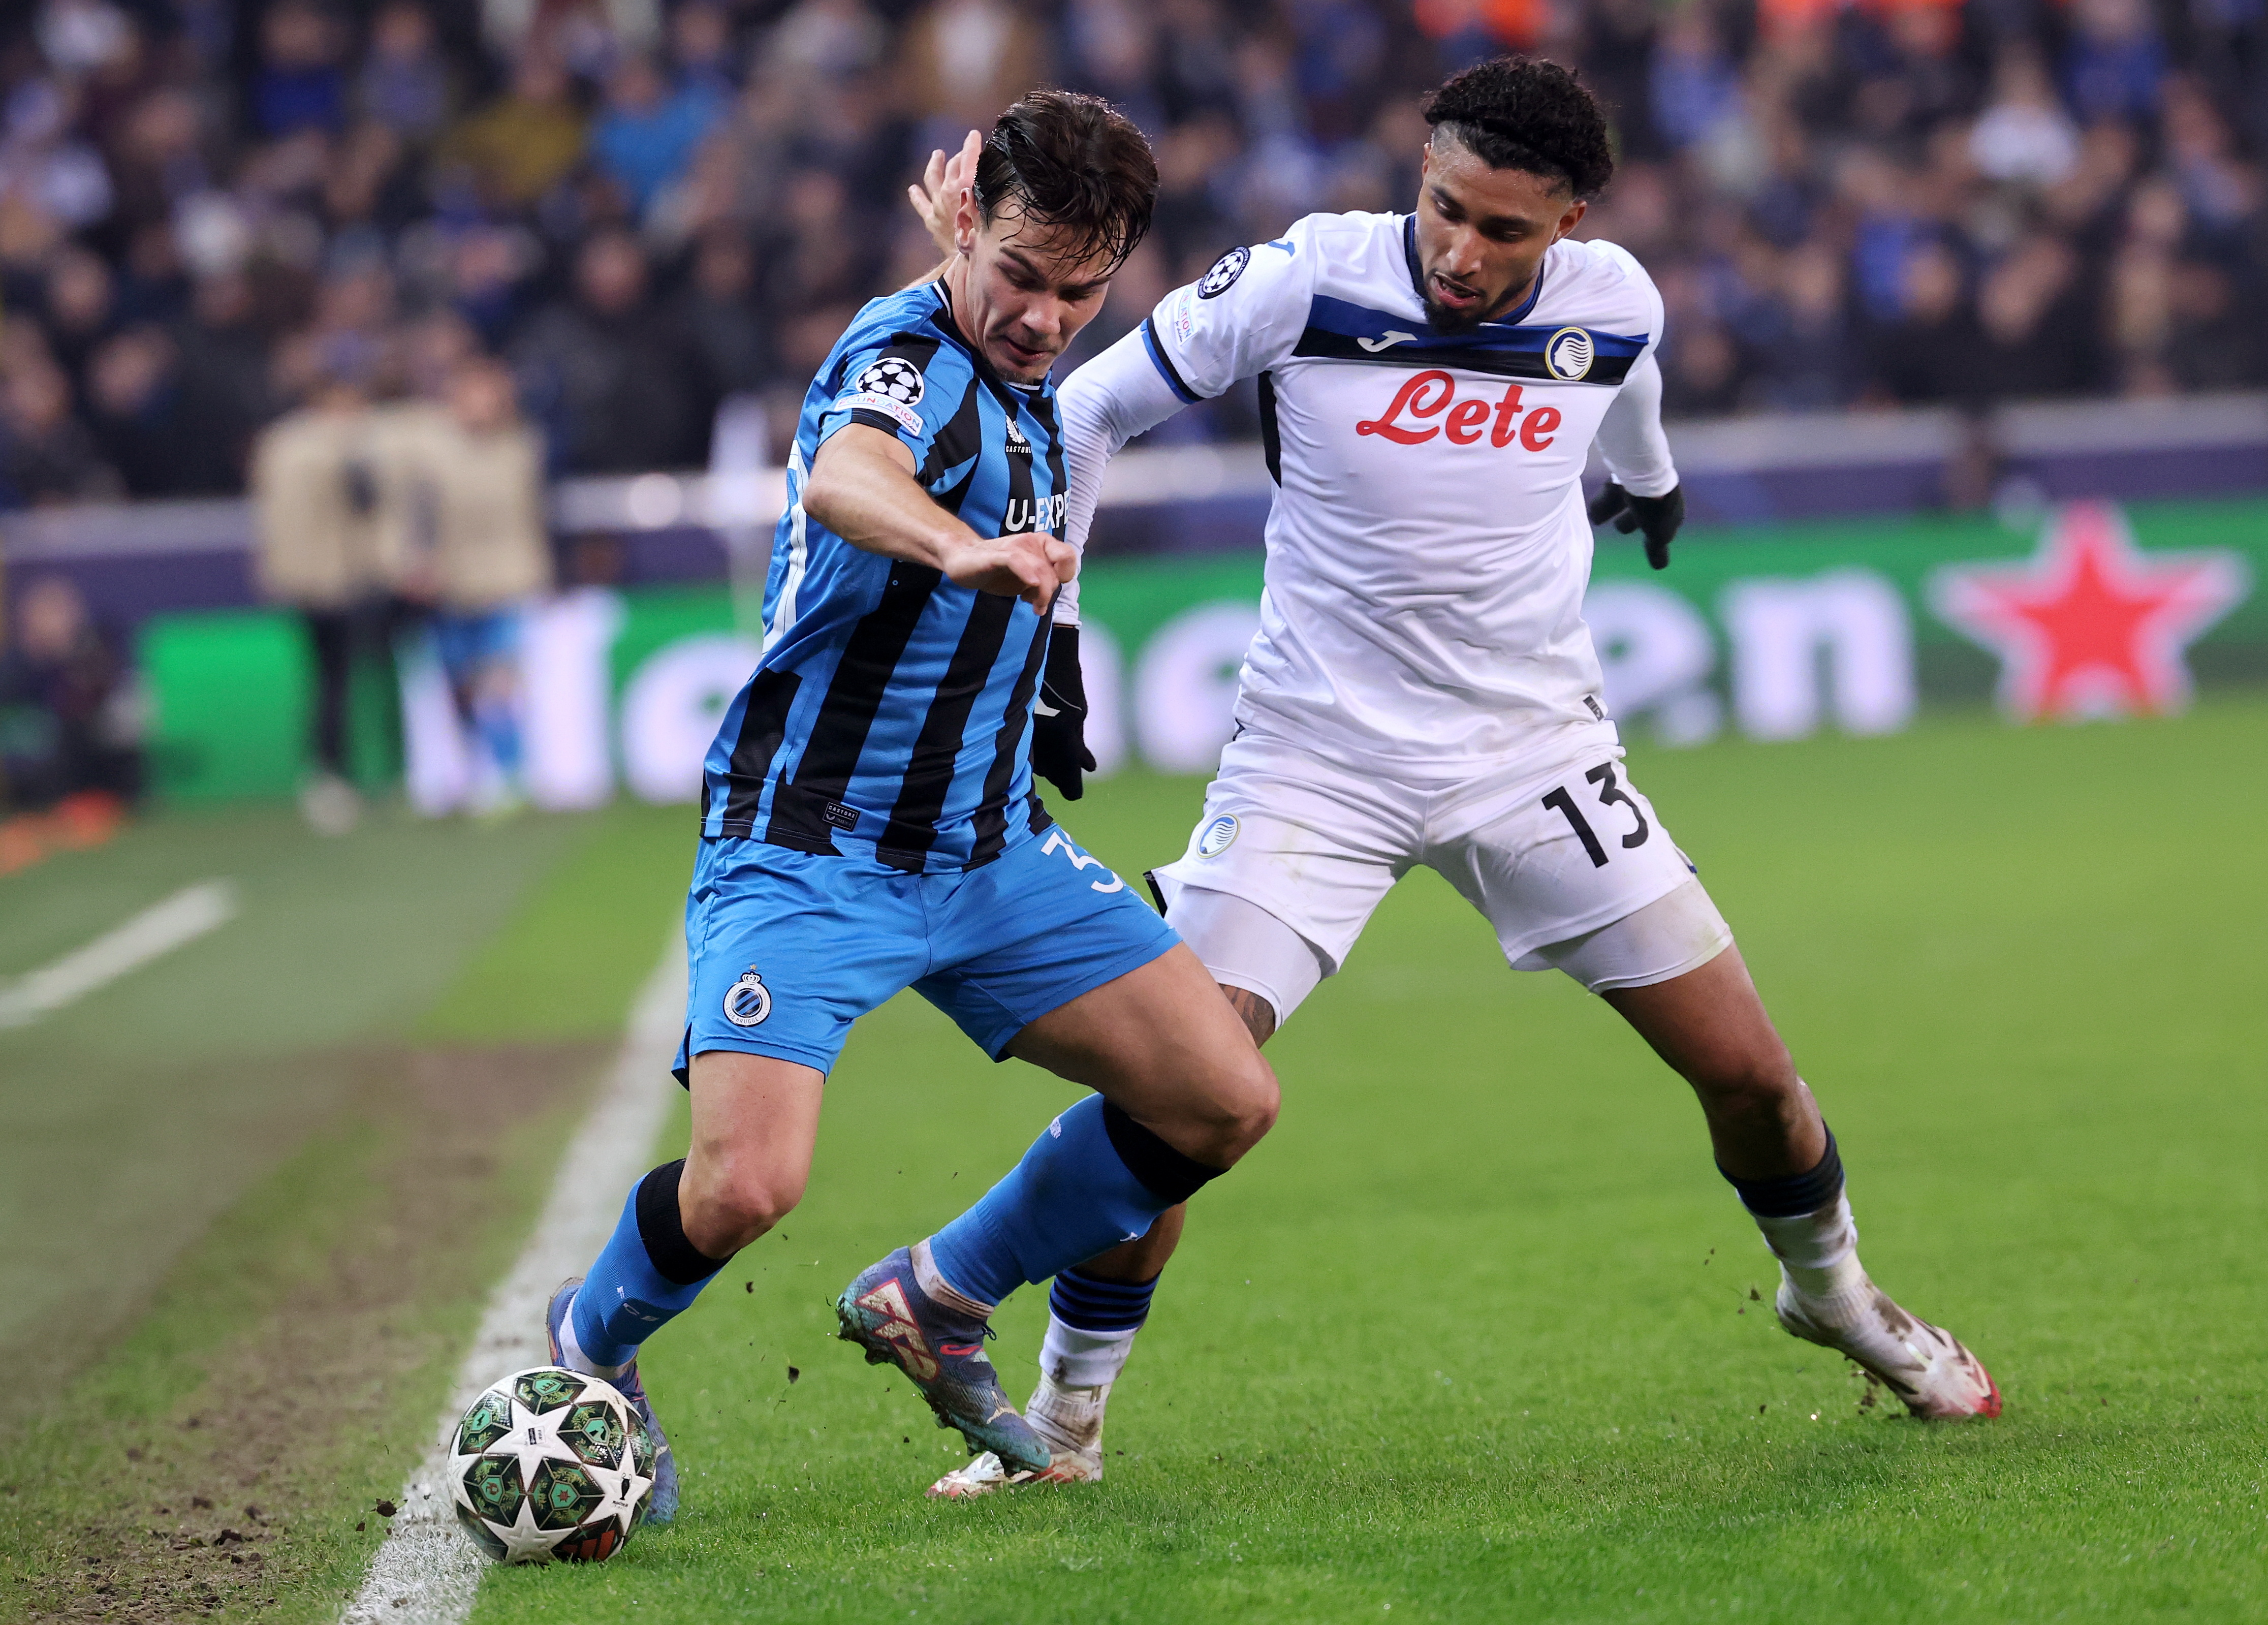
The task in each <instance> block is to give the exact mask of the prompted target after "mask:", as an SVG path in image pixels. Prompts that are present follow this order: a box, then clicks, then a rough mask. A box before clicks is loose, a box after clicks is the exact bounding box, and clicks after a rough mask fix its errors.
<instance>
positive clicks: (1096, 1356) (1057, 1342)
mask: <svg viewBox="0 0 2268 1625" xmlns="http://www.w3.org/2000/svg"><path fill="white" fill-rule="evenodd" d="M1157 1289H1158V1278H1157V1277H1156V1276H1154V1275H1153V1276H1152V1277H1151V1278H1150V1279H1149V1280H1147V1281H1106V1280H1104V1279H1102V1278H1101V1276H1099V1275H1090V1274H1086V1272H1085V1271H1084V1270H1079V1269H1067V1270H1065V1271H1064V1272H1063V1274H1060V1275H1057V1277H1056V1282H1055V1287H1054V1289H1052V1290H1051V1291H1050V1292H1049V1294H1048V1333H1047V1337H1046V1339H1045V1341H1042V1343H1041V1345H1040V1385H1039V1386H1038V1387H1037V1388H1035V1389H1034V1390H1033V1391H1032V1401H1031V1403H1030V1404H1028V1405H1027V1406H1026V1407H1024V1416H1025V1419H1026V1420H1027V1421H1028V1422H1030V1423H1031V1424H1032V1426H1033V1427H1034V1428H1035V1429H1037V1430H1038V1432H1039V1433H1040V1436H1041V1437H1043V1438H1045V1439H1046V1440H1047V1442H1048V1443H1049V1444H1050V1445H1052V1446H1054V1447H1055V1450H1056V1451H1057V1455H1058V1456H1063V1455H1071V1456H1076V1457H1078V1458H1079V1459H1080V1460H1081V1462H1082V1463H1083V1464H1085V1465H1086V1466H1089V1467H1091V1468H1092V1470H1093V1474H1094V1476H1095V1477H1098V1478H1099V1477H1101V1474H1102V1413H1103V1407H1105V1406H1107V1405H1108V1403H1109V1402H1110V1385H1112V1384H1113V1383H1115V1382H1116V1381H1117V1380H1118V1374H1119V1372H1121V1371H1123V1370H1125V1369H1126V1358H1127V1356H1128V1355H1130V1354H1132V1353H1133V1352H1134V1334H1135V1333H1137V1332H1139V1331H1140V1330H1141V1329H1142V1323H1143V1322H1144V1321H1145V1320H1146V1319H1148V1318H1149V1317H1150V1298H1151V1295H1152V1293H1154V1292H1156V1291H1157Z"/></svg>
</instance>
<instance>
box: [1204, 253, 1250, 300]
mask: <svg viewBox="0 0 2268 1625" xmlns="http://www.w3.org/2000/svg"><path fill="white" fill-rule="evenodd" d="M1251 263H1252V250H1251V249H1249V248H1231V249H1230V250H1229V251H1228V252H1227V253H1226V254H1224V255H1221V256H1220V258H1219V259H1217V260H1215V261H1214V262H1212V269H1211V270H1209V271H1207V272H1206V273H1205V274H1204V276H1202V277H1198V278H1197V297H1198V298H1199V299H1214V298H1217V297H1219V295H1221V294H1223V293H1226V292H1228V291H1229V290H1230V289H1231V288H1233V287H1234V286H1235V285H1236V279H1237V278H1238V277H1241V276H1242V275H1244V268H1245V267H1246V266H1248V265H1249V264H1251Z"/></svg>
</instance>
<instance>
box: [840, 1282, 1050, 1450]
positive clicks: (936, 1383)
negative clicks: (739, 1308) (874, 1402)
mask: <svg viewBox="0 0 2268 1625" xmlns="http://www.w3.org/2000/svg"><path fill="white" fill-rule="evenodd" d="M990 1313H991V1311H990V1310H989V1309H987V1308H986V1307H985V1306H984V1305H983V1304H977V1303H973V1302H971V1301H970V1300H969V1299H968V1298H966V1297H963V1296H961V1294H960V1293H958V1292H956V1291H954V1289H953V1288H952V1287H951V1286H950V1285H948V1284H947V1283H946V1280H945V1278H944V1277H943V1276H941V1275H939V1274H938V1273H937V1267H936V1265H935V1264H933V1263H932V1262H931V1260H930V1252H929V1243H928V1242H926V1241H924V1242H920V1243H917V1244H916V1245H914V1246H912V1247H910V1248H908V1247H900V1248H899V1249H898V1250H897V1251H896V1252H893V1253H891V1254H890V1255H889V1257H887V1258H886V1259H883V1260H882V1261H881V1262H880V1263H879V1264H874V1265H871V1266H869V1267H867V1268H866V1269H865V1271H864V1272H863V1273H862V1274H860V1275H859V1276H858V1279H857V1280H855V1281H853V1282H851V1284H850V1285H849V1286H847V1287H845V1288H843V1296H841V1297H839V1298H837V1299H836V1300H835V1316H836V1319H837V1320H839V1321H841V1322H842V1325H843V1330H842V1333H841V1336H842V1338H843V1341H845V1342H848V1343H856V1344H858V1347H860V1348H863V1349H865V1351H866V1363H867V1364H869V1365H895V1366H896V1367H897V1368H898V1369H899V1370H902V1371H903V1372H904V1373H905V1374H906V1377H907V1378H908V1380H909V1381H910V1382H911V1383H912V1384H913V1385H914V1389H915V1391H916V1392H918V1393H919V1394H920V1395H921V1396H922V1398H923V1399H924V1400H928V1401H929V1407H930V1409H931V1410H932V1411H934V1412H936V1413H937V1425H938V1426H939V1427H940V1428H958V1429H960V1430H961V1437H963V1438H965V1439H967V1440H968V1448H969V1451H970V1452H971V1453H972V1454H973V1453H976V1452H979V1451H991V1452H992V1453H993V1454H994V1455H995V1456H998V1458H999V1459H1000V1461H1001V1464H1002V1466H1004V1467H1005V1469H1006V1470H1007V1471H1008V1472H1010V1473H1041V1472H1045V1471H1046V1470H1047V1469H1048V1468H1049V1466H1053V1465H1054V1452H1053V1451H1050V1450H1049V1448H1048V1443H1047V1441H1046V1440H1045V1439H1043V1438H1042V1437H1040V1436H1039V1435H1038V1434H1037V1433H1036V1432H1035V1431H1033V1429H1032V1425H1031V1424H1030V1423H1029V1422H1026V1421H1025V1420H1024V1419H1023V1417H1022V1416H1021V1415H1020V1414H1017V1410H1016V1407H1014V1406H1013V1404H1011V1403H1010V1402H1009V1400H1008V1395H1007V1392H1006V1391H1005V1389H1003V1388H1002V1387H1001V1386H1000V1376H999V1373H998V1372H997V1371H995V1370H993V1369H992V1362H991V1361H990V1359H989V1358H987V1357H986V1355H985V1353H984V1340H985V1339H986V1338H988V1337H990V1336H991V1335H992V1328H991V1326H990V1325H988V1324H987V1317H989V1316H990Z"/></svg>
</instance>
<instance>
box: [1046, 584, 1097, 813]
mask: <svg viewBox="0 0 2268 1625" xmlns="http://www.w3.org/2000/svg"><path fill="white" fill-rule="evenodd" d="M1032 771H1033V772H1035V773H1038V774H1039V775H1040V776H1041V777H1042V778H1043V779H1046V780H1047V781H1048V782H1049V784H1052V785H1053V786H1055V787H1056V788H1057V789H1058V790H1060V791H1062V792H1063V798H1064V800H1065V801H1077V800H1079V797H1080V796H1082V795H1084V794H1086V786H1085V785H1083V784H1081V783H1080V782H1079V775H1080V774H1081V773H1091V772H1094V751H1092V750H1088V749H1087V748H1086V676H1084V675H1082V674H1081V672H1080V671H1079V628H1078V627H1076V626H1058V627H1057V628H1056V629H1055V630H1054V631H1053V632H1049V634H1048V663H1047V667H1046V669H1045V670H1044V671H1043V672H1042V674H1041V676H1040V694H1039V698H1038V699H1037V700H1036V701H1035V703H1034V705H1033V706H1032Z"/></svg>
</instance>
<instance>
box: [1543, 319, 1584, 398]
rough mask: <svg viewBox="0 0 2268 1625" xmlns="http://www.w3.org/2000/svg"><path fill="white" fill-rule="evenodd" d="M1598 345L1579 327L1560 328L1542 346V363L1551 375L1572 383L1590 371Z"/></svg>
mask: <svg viewBox="0 0 2268 1625" xmlns="http://www.w3.org/2000/svg"><path fill="white" fill-rule="evenodd" d="M1597 359H1598V347H1597V346H1596V345H1595V344H1594V343H1592V342H1591V336H1590V335H1589V334H1588V333H1586V332H1585V331H1584V330H1583V329H1580V328H1561V329H1559V330H1558V331H1557V333H1554V334H1553V335H1552V336H1551V339H1550V343H1547V344H1545V345H1544V346H1543V365H1544V367H1545V368H1546V369H1547V370H1548V371H1549V372H1550V374H1551V376H1552V377H1554V378H1557V379H1560V380H1564V381H1565V382H1567V383H1571V384H1572V383H1574V382H1576V381H1577V380H1580V379H1581V378H1582V377H1583V376H1584V375H1585V374H1587V373H1589V372H1590V370H1591V363H1592V362H1594V361H1595V360H1597Z"/></svg>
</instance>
